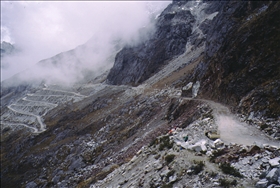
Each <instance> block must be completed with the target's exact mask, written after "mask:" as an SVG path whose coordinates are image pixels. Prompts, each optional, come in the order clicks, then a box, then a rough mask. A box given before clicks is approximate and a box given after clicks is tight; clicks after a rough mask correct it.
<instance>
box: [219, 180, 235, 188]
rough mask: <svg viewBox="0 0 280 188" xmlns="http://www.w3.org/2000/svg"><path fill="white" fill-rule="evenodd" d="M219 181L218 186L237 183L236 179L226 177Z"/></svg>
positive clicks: (225, 186)
mask: <svg viewBox="0 0 280 188" xmlns="http://www.w3.org/2000/svg"><path fill="white" fill-rule="evenodd" d="M219 182H220V186H222V187H224V188H229V187H231V186H236V185H237V181H236V180H232V181H230V180H228V179H219Z"/></svg>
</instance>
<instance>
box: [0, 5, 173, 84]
mask: <svg viewBox="0 0 280 188" xmlns="http://www.w3.org/2000/svg"><path fill="white" fill-rule="evenodd" d="M169 3H171V2H170V1H163V2H159V1H153V2H144V1H136V2H131V1H130V2H117V1H112V2H109V1H105V2H97V1H92V2H91V1H85V2H74V1H73V2H71V1H69V2H56V1H51V2H25V1H19V2H11V1H7V2H3V1H1V42H2V41H6V42H9V43H12V44H13V45H14V46H15V48H16V49H17V50H18V52H17V53H15V54H14V55H11V56H7V57H4V58H1V81H3V80H6V79H8V78H11V77H12V76H13V75H15V74H17V73H19V72H20V74H17V79H18V80H24V81H34V80H40V79H44V80H46V82H48V81H49V82H55V81H57V82H62V83H64V84H72V83H74V82H77V81H78V80H80V79H83V78H84V76H85V74H84V73H85V71H86V72H89V73H92V74H93V75H92V76H93V77H94V75H98V74H100V72H102V71H103V70H107V69H109V68H110V67H111V66H112V65H113V63H114V56H115V54H116V53H117V52H118V51H119V50H120V49H121V47H123V46H124V45H131V46H133V45H137V44H138V43H139V42H142V41H145V40H147V39H148V38H149V37H150V36H151V35H152V34H153V32H154V31H155V27H154V23H155V17H156V16H157V15H158V14H160V12H161V11H162V10H163V9H164V8H165V7H166V6H167V5H168V4H169ZM73 49H74V50H73ZM50 58H51V59H50ZM38 62H39V63H38Z"/></svg>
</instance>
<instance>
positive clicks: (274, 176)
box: [266, 168, 280, 183]
mask: <svg viewBox="0 0 280 188" xmlns="http://www.w3.org/2000/svg"><path fill="white" fill-rule="evenodd" d="M279 171H280V170H278V169H277V168H273V169H272V170H271V171H270V172H269V173H268V174H267V175H266V179H267V180H268V181H269V182H271V183H273V182H276V181H278V178H279V176H280V174H279Z"/></svg>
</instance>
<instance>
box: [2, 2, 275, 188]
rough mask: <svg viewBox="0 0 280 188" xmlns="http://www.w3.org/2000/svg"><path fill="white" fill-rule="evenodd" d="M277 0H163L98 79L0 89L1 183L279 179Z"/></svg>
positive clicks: (202, 183)
mask: <svg viewBox="0 0 280 188" xmlns="http://www.w3.org/2000/svg"><path fill="white" fill-rule="evenodd" d="M279 5H280V4H279V2H227V1H225V2H217V1H209V2H208V1H207V2H195V1H190V2H187V1H179V2H178V1H174V2H173V3H172V4H170V5H169V6H168V7H167V8H166V9H165V10H164V11H163V13H162V14H161V15H160V16H159V18H158V22H157V28H158V30H157V32H156V33H155V36H154V38H152V39H151V40H148V41H146V42H145V44H140V45H139V46H136V47H125V48H123V50H121V51H120V52H119V53H118V54H117V55H116V58H115V64H114V67H113V68H112V69H111V70H110V71H107V72H105V73H104V74H102V75H101V76H99V77H97V78H89V77H88V76H87V80H86V81H83V82H80V83H78V84H75V85H73V86H67V87H66V86H61V85H54V84H49V85H46V84H44V82H42V83H41V84H39V85H31V84H28V83H25V85H20V86H13V87H8V88H6V87H5V88H3V90H2V91H1V187H30V188H31V187H172V186H174V187H229V186H237V187H254V186H255V185H256V186H257V187H267V186H269V185H270V186H272V187H273V186H276V185H277V186H279V184H280V182H279V174H280V166H279V161H280V159H279V156H280V149H279V148H280V142H279V138H280V136H279V133H280V130H279V129H280V127H279V126H280V119H279V118H280V112H279V92H278V91H279V88H280V87H279V75H278V72H279V67H280V66H279V56H278V54H279V53H278V50H279V49H280V48H279V43H280V42H279V40H280V39H279V26H280V24H279V19H277V18H278V17H279V16H278V15H279V9H280V6H279ZM112 84H115V85H112ZM121 84H127V85H121ZM186 136H187V138H186Z"/></svg>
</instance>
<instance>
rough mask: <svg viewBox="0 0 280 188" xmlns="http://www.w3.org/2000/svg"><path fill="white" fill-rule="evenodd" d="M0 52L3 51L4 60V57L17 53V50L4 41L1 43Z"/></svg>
mask: <svg viewBox="0 0 280 188" xmlns="http://www.w3.org/2000/svg"><path fill="white" fill-rule="evenodd" d="M0 51H1V58H2V57H4V56H7V55H11V54H13V53H15V52H16V51H17V50H16V48H15V47H14V46H13V45H12V44H11V43H8V42H5V41H3V42H2V43H1V49H0Z"/></svg>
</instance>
